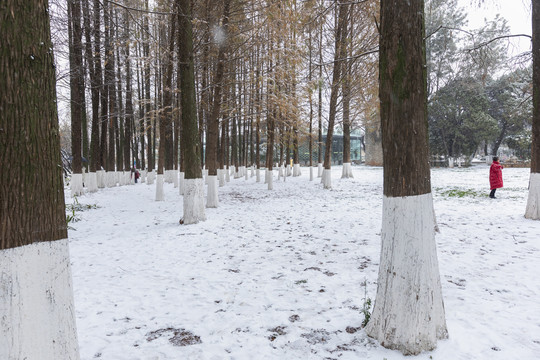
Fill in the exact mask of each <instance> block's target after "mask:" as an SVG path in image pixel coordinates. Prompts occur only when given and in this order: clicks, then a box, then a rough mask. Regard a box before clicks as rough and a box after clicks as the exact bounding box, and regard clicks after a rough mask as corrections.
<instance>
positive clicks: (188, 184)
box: [176, 0, 206, 224]
mask: <svg viewBox="0 0 540 360" xmlns="http://www.w3.org/2000/svg"><path fill="white" fill-rule="evenodd" d="M176 4H177V9H178V29H179V31H178V66H179V67H180V77H181V79H180V84H181V94H182V95H181V99H182V144H183V147H184V163H185V180H184V183H185V193H184V217H183V223H184V224H194V223H197V222H199V221H204V220H205V219H206V216H205V212H204V187H203V180H202V172H201V163H200V159H199V154H200V152H199V146H200V144H199V130H198V128H197V105H196V104H195V72H194V70H193V68H194V65H193V35H192V29H191V1H190V0H176Z"/></svg>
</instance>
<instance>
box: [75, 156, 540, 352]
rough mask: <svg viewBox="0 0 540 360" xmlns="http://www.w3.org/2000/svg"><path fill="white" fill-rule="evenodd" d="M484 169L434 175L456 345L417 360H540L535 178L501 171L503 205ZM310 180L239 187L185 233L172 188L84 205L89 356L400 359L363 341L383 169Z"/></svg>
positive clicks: (83, 320)
mask: <svg viewBox="0 0 540 360" xmlns="http://www.w3.org/2000/svg"><path fill="white" fill-rule="evenodd" d="M488 171H489V168H488V167H487V166H486V165H479V166H475V167H472V168H468V169H461V168H454V169H433V171H432V187H433V193H434V202H435V211H436V215H437V220H438V223H439V227H440V233H439V234H437V236H436V241H437V244H438V254H439V264H440V272H441V280H442V287H443V295H444V301H445V308H446V319H447V324H448V330H449V333H450V338H449V339H448V340H445V341H440V342H439V344H438V348H437V349H436V350H435V351H432V352H429V353H423V354H421V355H419V356H417V357H416V358H417V359H436V360H443V359H448V360H450V359H451V360H456V359H464V360H465V359H466V360H471V359H476V360H482V359H485V360H496V359H505V360H507V359H520V360H527V359H531V360H532V359H540V316H539V314H540V300H539V299H540V281H539V278H540V266H539V265H540V222H538V221H531V220H526V219H525V218H524V217H523V214H524V212H525V204H526V196H527V186H528V179H529V170H528V169H511V168H510V169H504V170H503V176H504V181H505V187H504V188H503V189H499V190H497V196H498V199H495V200H492V199H489V198H488V197H487V194H488V192H489V189H488V184H487V182H488ZM302 172H303V174H302V176H301V177H298V178H291V177H289V178H287V180H286V182H283V181H282V180H280V181H277V176H276V177H275V178H274V190H272V191H269V190H267V186H266V185H265V184H263V183H256V181H255V177H253V178H249V180H247V181H246V180H244V178H241V179H231V182H230V183H227V185H226V186H225V187H222V188H220V189H219V196H220V207H219V208H217V209H206V214H207V217H208V220H207V221H205V222H202V223H200V224H196V225H188V226H184V225H179V223H178V220H179V219H180V218H181V217H182V197H181V196H180V195H178V189H176V188H173V185H172V184H165V199H166V200H165V201H164V202H156V201H154V197H155V185H152V186H148V185H146V184H137V185H134V186H123V187H116V188H112V189H102V190H100V191H99V192H98V193H95V194H87V195H84V196H81V197H79V198H78V202H79V203H80V204H82V205H90V207H91V208H90V209H85V210H84V211H78V212H76V216H77V218H78V219H80V221H78V222H75V223H72V224H71V226H72V227H73V229H72V230H70V232H69V237H70V245H71V258H72V263H73V281H74V291H75V306H76V314H77V327H78V333H79V343H80V350H81V358H82V359H95V358H97V359H106V360H118V359H126V360H134V359H212V360H213V359H216V360H217V359H280V360H281V359H378V360H383V359H388V360H392V359H405V357H404V356H402V355H401V354H399V353H397V352H395V351H390V350H387V349H385V348H382V347H380V346H379V345H378V344H377V343H375V342H374V341H373V340H371V339H370V338H367V337H366V335H365V333H364V331H363V330H362V329H360V327H361V324H362V321H363V319H364V315H363V314H362V312H361V310H362V307H363V305H364V301H365V298H366V295H365V294H366V293H367V297H368V298H371V299H372V300H374V299H375V293H376V279H377V271H378V263H379V246H380V227H381V214H382V169H381V168H373V167H366V166H356V167H354V168H353V172H354V179H344V180H342V179H340V177H341V167H335V168H334V169H333V172H332V175H333V176H332V186H333V188H332V190H324V189H323V188H322V184H321V183H320V179H317V178H316V179H315V181H313V182H310V181H309V169H307V168H302ZM315 173H316V172H315ZM275 174H276V175H277V172H275ZM66 193H67V194H68V193H69V191H66ZM458 195H463V197H459V196H458ZM67 202H68V203H71V202H72V200H71V199H69V198H67ZM68 208H69V206H68ZM83 208H86V206H83ZM70 214H72V213H71V212H70ZM364 284H365V285H364Z"/></svg>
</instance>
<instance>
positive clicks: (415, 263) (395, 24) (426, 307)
mask: <svg viewBox="0 0 540 360" xmlns="http://www.w3.org/2000/svg"><path fill="white" fill-rule="evenodd" d="M423 12H424V1H423V0H410V1H407V2H403V1H401V0H383V1H382V2H381V40H380V46H379V49H380V53H379V74H380V84H379V97H380V102H381V119H382V135H383V151H384V159H383V161H384V197H383V226H382V232H381V233H382V240H381V257H380V265H379V276H378V280H377V297H376V300H375V306H374V308H373V312H372V315H371V318H370V321H369V323H368V325H367V327H366V333H367V334H368V335H369V336H371V337H373V338H375V339H377V340H378V341H379V342H380V343H381V345H383V346H385V347H387V348H390V349H395V350H399V351H401V352H402V353H403V354H405V355H416V354H418V353H420V352H422V351H427V350H432V349H434V348H435V347H436V345H437V340H438V339H442V338H446V337H447V336H448V332H447V328H446V320H445V315H444V305H443V299H442V293H441V284H440V276H439V269H438V262H437V251H436V245H435V229H434V228H435V225H436V224H435V215H434V212H433V199H432V196H431V186H430V169H429V158H428V131H427V130H428V129H427V124H428V122H427V111H426V109H427V84H426V66H425V65H426V58H425V40H424V36H425V28H424V18H423Z"/></svg>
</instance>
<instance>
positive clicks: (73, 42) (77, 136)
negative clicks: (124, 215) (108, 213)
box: [68, 0, 85, 196]
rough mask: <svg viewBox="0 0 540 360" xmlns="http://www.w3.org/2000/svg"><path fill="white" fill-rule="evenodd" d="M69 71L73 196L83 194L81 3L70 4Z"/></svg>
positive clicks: (71, 2)
mask: <svg viewBox="0 0 540 360" xmlns="http://www.w3.org/2000/svg"><path fill="white" fill-rule="evenodd" d="M68 32H69V69H70V76H69V79H70V80H69V82H70V94H71V99H70V100H71V101H70V105H71V155H72V158H73V160H72V166H71V168H72V169H73V174H72V177H71V180H72V181H71V196H79V195H82V194H83V180H82V161H81V160H82V158H81V157H82V144H81V133H82V122H83V120H82V118H83V116H84V112H85V111H84V107H85V105H84V71H83V57H82V28H81V2H80V0H70V1H69V2H68Z"/></svg>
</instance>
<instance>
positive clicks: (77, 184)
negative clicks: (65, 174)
mask: <svg viewBox="0 0 540 360" xmlns="http://www.w3.org/2000/svg"><path fill="white" fill-rule="evenodd" d="M69 185H70V188H71V197H75V196H80V195H82V194H83V193H84V189H83V176H82V174H71V182H70V184H69Z"/></svg>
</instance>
